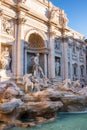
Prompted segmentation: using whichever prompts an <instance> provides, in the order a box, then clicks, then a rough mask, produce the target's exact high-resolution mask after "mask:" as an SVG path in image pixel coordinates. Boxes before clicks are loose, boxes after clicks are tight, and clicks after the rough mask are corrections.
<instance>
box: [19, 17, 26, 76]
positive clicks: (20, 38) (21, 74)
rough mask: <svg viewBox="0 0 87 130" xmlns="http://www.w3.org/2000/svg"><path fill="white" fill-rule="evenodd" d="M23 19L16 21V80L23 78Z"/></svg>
mask: <svg viewBox="0 0 87 130" xmlns="http://www.w3.org/2000/svg"><path fill="white" fill-rule="evenodd" d="M25 21H26V20H25V19H24V18H18V19H17V25H18V26H17V27H18V29H17V30H18V32H17V34H18V35H17V78H21V77H22V76H23V49H24V48H23V45H24V33H23V32H24V31H23V25H24V23H25Z"/></svg>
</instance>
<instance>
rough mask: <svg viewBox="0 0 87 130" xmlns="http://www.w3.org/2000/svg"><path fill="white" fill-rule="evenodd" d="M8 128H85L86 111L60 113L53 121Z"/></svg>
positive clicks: (21, 129)
mask: <svg viewBox="0 0 87 130" xmlns="http://www.w3.org/2000/svg"><path fill="white" fill-rule="evenodd" d="M10 130H87V113H79V114H77V113H60V114H59V115H58V117H57V119H56V120H55V121H53V122H49V123H44V124H39V125H37V126H35V127H33V128H18V127H14V128H12V129H10Z"/></svg>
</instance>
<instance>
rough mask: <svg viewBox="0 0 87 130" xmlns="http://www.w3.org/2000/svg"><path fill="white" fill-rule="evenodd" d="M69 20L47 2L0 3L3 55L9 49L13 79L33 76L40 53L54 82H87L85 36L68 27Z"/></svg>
mask: <svg viewBox="0 0 87 130" xmlns="http://www.w3.org/2000/svg"><path fill="white" fill-rule="evenodd" d="M68 21H69V20H68V19H67V16H66V14H65V12H64V10H61V9H59V8H57V7H55V6H54V5H53V4H52V3H51V2H49V1H48V0H20V1H18V0H3V1H0V54H2V52H3V51H4V50H5V48H6V47H7V48H8V49H9V53H10V58H11V62H10V65H9V66H10V67H9V69H10V71H11V73H12V74H13V77H14V78H21V77H22V76H23V75H24V74H26V73H31V66H32V65H31V57H32V56H33V55H34V54H36V53H39V55H40V56H39V61H40V66H41V67H42V69H43V71H44V73H45V75H46V76H47V77H48V78H50V79H51V80H53V81H63V80H64V79H67V78H70V79H71V80H72V81H74V80H78V79H79V80H81V81H82V83H83V84H84V83H85V82H86V56H85V55H86V53H85V42H84V36H83V35H82V34H80V33H78V32H76V31H75V30H73V29H71V28H69V27H68V26H67V23H68ZM2 69H3V67H2V64H0V70H2Z"/></svg>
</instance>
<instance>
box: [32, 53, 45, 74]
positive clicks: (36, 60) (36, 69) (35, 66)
mask: <svg viewBox="0 0 87 130" xmlns="http://www.w3.org/2000/svg"><path fill="white" fill-rule="evenodd" d="M31 61H32V65H33V76H35V77H41V76H42V77H44V73H43V70H42V68H41V66H40V64H39V54H38V53H37V54H36V56H33V57H32V58H31Z"/></svg>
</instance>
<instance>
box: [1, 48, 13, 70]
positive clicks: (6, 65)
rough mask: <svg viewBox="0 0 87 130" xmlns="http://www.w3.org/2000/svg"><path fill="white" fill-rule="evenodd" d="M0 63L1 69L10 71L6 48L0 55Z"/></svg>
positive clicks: (9, 59) (9, 58) (8, 54)
mask: <svg viewBox="0 0 87 130" xmlns="http://www.w3.org/2000/svg"><path fill="white" fill-rule="evenodd" d="M0 62H1V65H2V69H4V70H10V62H11V57H10V53H9V50H8V47H5V50H4V51H3V52H2V53H1V56H0Z"/></svg>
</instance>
